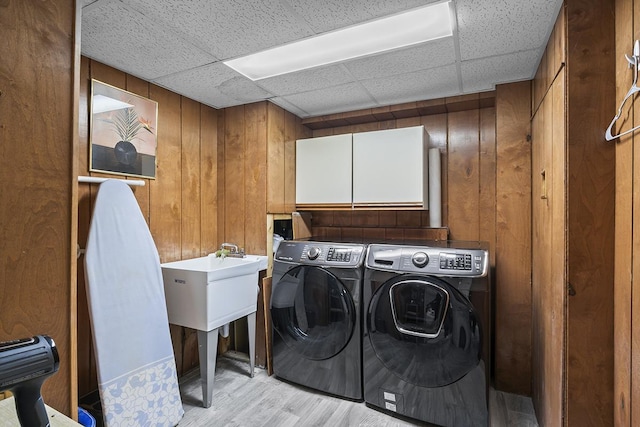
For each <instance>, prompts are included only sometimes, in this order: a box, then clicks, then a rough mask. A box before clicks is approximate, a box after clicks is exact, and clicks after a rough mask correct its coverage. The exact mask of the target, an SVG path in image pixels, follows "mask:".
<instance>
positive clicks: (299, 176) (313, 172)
mask: <svg viewBox="0 0 640 427" xmlns="http://www.w3.org/2000/svg"><path fill="white" fill-rule="evenodd" d="M351 160H352V151H351V134H344V135H333V136H325V137H318V138H308V139H299V140H297V141H296V205H297V206H298V207H340V206H342V207H344V206H349V207H350V206H351Z"/></svg>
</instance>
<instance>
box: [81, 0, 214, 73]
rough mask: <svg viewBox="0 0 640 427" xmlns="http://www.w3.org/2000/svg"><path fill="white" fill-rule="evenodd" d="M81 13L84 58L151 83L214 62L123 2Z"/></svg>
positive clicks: (90, 7) (209, 56)
mask: <svg viewBox="0 0 640 427" xmlns="http://www.w3.org/2000/svg"><path fill="white" fill-rule="evenodd" d="M88 9H90V10H88V11H87V10H86V9H85V11H83V13H82V37H81V43H82V54H83V55H85V56H87V57H89V58H93V59H96V60H98V61H100V62H103V63H105V64H108V65H110V66H112V67H114V68H117V69H119V70H121V71H125V72H127V73H129V74H133V75H135V76H138V77H141V78H143V79H146V80H152V79H154V78H155V77H157V76H161V75H166V74H170V73H174V72H176V71H180V70H184V69H186V68H191V67H195V66H198V65H202V64H206V63H209V62H212V61H213V60H214V58H213V57H212V56H211V55H208V54H207V53H205V52H203V51H201V50H200V49H198V48H196V47H194V46H192V45H190V44H189V43H187V42H185V41H184V40H182V39H180V38H178V37H175V35H173V34H171V33H169V32H167V31H166V30H165V29H164V28H163V27H162V26H160V25H156V24H155V23H154V22H153V21H151V20H149V19H148V18H146V17H145V16H143V15H140V14H139V13H138V12H136V11H133V10H131V9H128V8H126V7H125V6H123V5H122V3H120V2H97V3H95V4H92V5H90V6H89V7H88Z"/></svg>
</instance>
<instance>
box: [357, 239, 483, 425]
mask: <svg viewBox="0 0 640 427" xmlns="http://www.w3.org/2000/svg"><path fill="white" fill-rule="evenodd" d="M488 264H489V253H488V250H487V249H486V246H485V245H484V244H481V243H479V242H433V244H432V245H429V246H413V245H395V244H372V245H370V246H369V248H368V251H367V258H366V262H365V276H364V282H363V303H364V308H363V311H364V312H363V318H364V321H363V323H364V324H363V329H364V334H363V371H364V374H363V385H364V400H365V402H366V403H367V404H368V405H371V406H373V407H376V408H380V409H382V410H384V411H387V412H389V413H391V414H399V415H402V416H406V417H411V418H415V419H418V420H420V421H425V422H428V423H432V424H437V425H442V426H460V427H471V426H487V425H488V422H489V415H488V390H489V370H490V366H491V352H490V341H491V340H490V327H491V321H490V319H491V309H490V307H491V293H490V280H489V274H488Z"/></svg>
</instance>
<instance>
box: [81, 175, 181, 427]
mask: <svg viewBox="0 0 640 427" xmlns="http://www.w3.org/2000/svg"><path fill="white" fill-rule="evenodd" d="M85 266H86V269H85V271H86V288H87V299H88V304H89V314H90V319H91V328H92V331H93V342H94V346H95V355H96V364H97V371H98V389H99V392H100V399H101V401H102V411H103V417H104V422H105V426H106V427H114V426H115V427H119V426H122V427H125V426H126V427H130V426H147V425H153V426H175V425H176V424H178V422H179V421H180V419H182V416H183V414H184V410H183V408H182V401H181V399H180V391H179V388H178V379H177V374H176V365H175V359H174V355H173V346H172V343H171V336H170V333H169V321H168V318H167V308H166V304H165V296H164V287H163V281H162V270H161V268H160V258H159V256H158V251H157V249H156V246H155V244H154V242H153V238H152V237H151V233H150V232H149V228H148V226H147V223H146V221H145V220H144V217H143V215H142V212H141V211H140V207H139V206H138V202H137V201H136V199H135V197H134V195H133V192H132V191H131V188H129V186H128V185H126V184H125V183H123V182H120V181H116V180H108V181H105V182H104V183H103V184H101V185H100V189H99V191H98V196H97V198H96V202H95V207H94V210H93V217H92V219H91V226H90V229H89V237H88V240H87V247H86V252H85Z"/></svg>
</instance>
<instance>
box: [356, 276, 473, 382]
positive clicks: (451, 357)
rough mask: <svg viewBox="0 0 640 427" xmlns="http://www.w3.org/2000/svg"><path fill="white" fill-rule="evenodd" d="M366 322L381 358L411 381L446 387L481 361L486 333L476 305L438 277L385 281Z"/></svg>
mask: <svg viewBox="0 0 640 427" xmlns="http://www.w3.org/2000/svg"><path fill="white" fill-rule="evenodd" d="M367 318H368V319H367V330H368V335H369V340H370V342H371V346H372V347H373V350H374V352H375V354H376V356H377V357H378V359H380V361H381V362H382V363H383V364H384V366H385V367H386V368H387V369H389V370H390V371H392V372H394V373H395V374H396V375H398V376H399V377H400V378H402V379H403V380H404V381H406V382H409V383H412V384H415V385H417V386H422V387H441V386H445V385H448V384H451V383H453V382H455V381H457V380H459V379H460V378H462V377H463V376H464V375H465V374H467V373H468V372H469V371H471V370H472V369H473V368H475V367H476V366H477V365H478V363H479V361H480V355H481V351H482V337H481V329H480V323H479V321H478V317H477V315H476V313H475V310H474V308H473V306H472V305H471V302H469V300H468V299H467V298H466V297H465V296H464V295H463V294H462V293H460V292H459V291H458V290H457V289H456V288H454V287H452V286H451V285H449V284H447V283H446V282H444V281H442V280H439V279H437V278H432V277H421V276H410V275H409V276H397V277H395V278H394V279H391V280H389V281H387V282H385V283H384V284H383V285H382V286H381V287H380V288H378V290H377V291H376V292H375V293H374V295H373V297H372V298H371V303H370V304H369V309H368V312H367Z"/></svg>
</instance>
